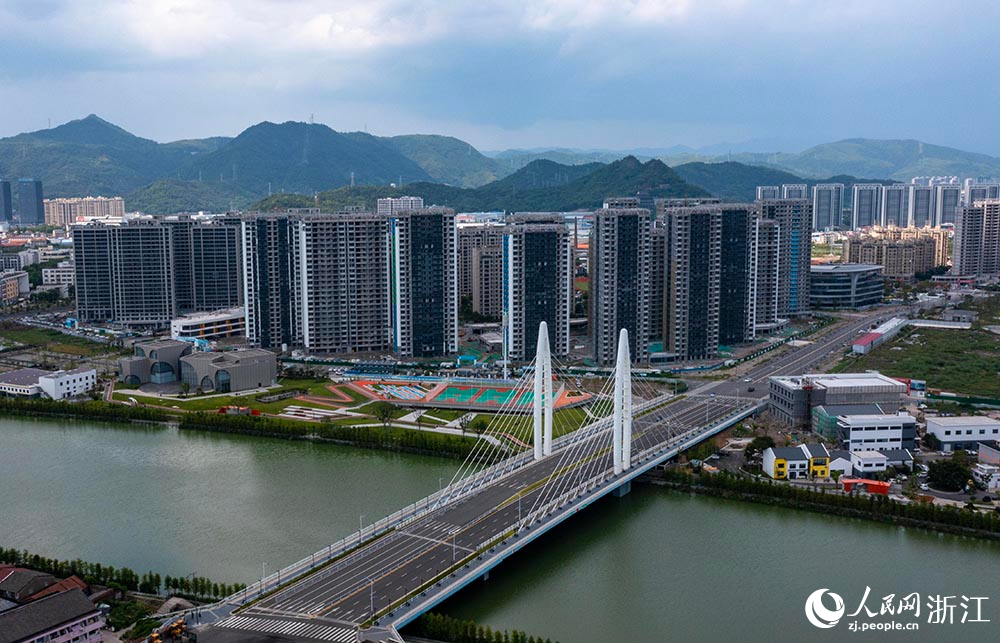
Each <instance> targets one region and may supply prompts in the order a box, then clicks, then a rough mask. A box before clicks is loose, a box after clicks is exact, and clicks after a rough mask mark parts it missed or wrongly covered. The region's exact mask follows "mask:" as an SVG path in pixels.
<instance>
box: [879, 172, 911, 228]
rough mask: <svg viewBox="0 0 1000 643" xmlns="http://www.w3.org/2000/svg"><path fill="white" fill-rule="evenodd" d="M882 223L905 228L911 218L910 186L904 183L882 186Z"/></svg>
mask: <svg viewBox="0 0 1000 643" xmlns="http://www.w3.org/2000/svg"><path fill="white" fill-rule="evenodd" d="M881 210H882V220H881V221H880V222H879V223H880V225H891V226H897V227H901V228H905V227H906V226H907V225H909V223H908V222H909V220H910V186H908V185H904V184H902V183H895V184H893V185H883V186H882V207H881Z"/></svg>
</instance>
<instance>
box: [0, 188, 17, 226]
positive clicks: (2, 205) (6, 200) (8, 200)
mask: <svg viewBox="0 0 1000 643" xmlns="http://www.w3.org/2000/svg"><path fill="white" fill-rule="evenodd" d="M13 218H14V199H13V197H12V195H11V193H10V181H0V220H3V221H10V220H11V219H13Z"/></svg>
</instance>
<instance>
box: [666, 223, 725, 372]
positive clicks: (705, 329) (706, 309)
mask: <svg viewBox="0 0 1000 643" xmlns="http://www.w3.org/2000/svg"><path fill="white" fill-rule="evenodd" d="M663 215H664V216H663V220H664V223H665V224H666V226H667V239H668V240H667V243H668V244H669V249H668V253H667V254H668V257H669V259H668V265H667V277H666V281H667V292H666V300H667V301H666V324H665V325H666V329H667V332H666V337H665V338H664V340H665V341H664V349H665V350H666V351H667V352H669V353H672V354H673V356H674V358H675V359H678V360H699V359H709V358H712V357H715V355H716V354H717V353H718V350H719V279H720V270H721V243H722V212H721V209H720V208H718V207H713V206H697V207H690V208H664V211H663Z"/></svg>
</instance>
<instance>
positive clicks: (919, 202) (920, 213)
mask: <svg viewBox="0 0 1000 643" xmlns="http://www.w3.org/2000/svg"><path fill="white" fill-rule="evenodd" d="M908 187H909V188H910V196H909V212H908V214H907V222H908V223H907V225H908V226H912V227H914V228H923V227H927V226H932V225H934V215H935V205H934V196H935V192H936V189H937V188H936V187H934V186H930V185H912V184H911V185H909V186H908Z"/></svg>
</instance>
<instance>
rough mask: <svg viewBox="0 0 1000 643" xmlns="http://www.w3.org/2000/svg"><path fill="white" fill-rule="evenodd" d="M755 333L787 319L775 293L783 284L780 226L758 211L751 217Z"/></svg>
mask: <svg viewBox="0 0 1000 643" xmlns="http://www.w3.org/2000/svg"><path fill="white" fill-rule="evenodd" d="M754 227H755V229H754V242H755V246H756V247H755V253H754V257H755V265H754V269H755V274H754V286H755V293H754V307H753V330H754V333H755V334H757V333H763V334H767V333H770V332H773V331H775V330H777V329H779V328H781V327H782V326H784V325H785V324H786V323H787V322H788V318H787V317H782V316H781V315H779V314H778V299H779V298H778V293H779V292H781V288H782V275H781V272H780V270H781V261H780V258H781V226H779V225H778V222H777V221H776V220H774V219H765V218H762V217H760V216H759V215H758V216H757V217H756V219H755V221H754Z"/></svg>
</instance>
